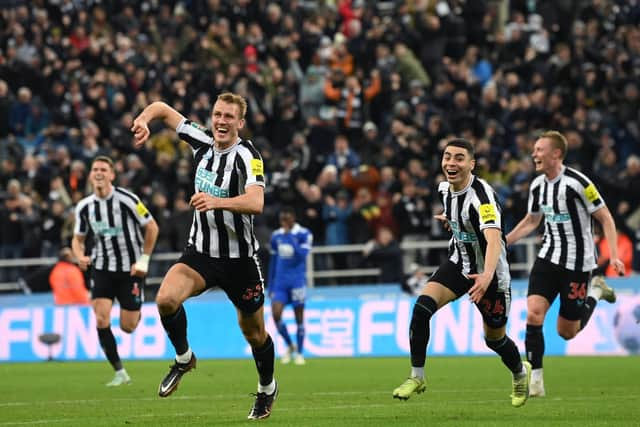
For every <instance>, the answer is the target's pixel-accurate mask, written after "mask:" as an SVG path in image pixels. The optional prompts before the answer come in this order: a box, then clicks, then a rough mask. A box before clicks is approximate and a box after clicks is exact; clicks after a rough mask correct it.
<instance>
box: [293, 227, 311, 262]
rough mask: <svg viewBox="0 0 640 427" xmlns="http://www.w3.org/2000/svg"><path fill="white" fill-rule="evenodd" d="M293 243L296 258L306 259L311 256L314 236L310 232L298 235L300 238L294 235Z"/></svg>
mask: <svg viewBox="0 0 640 427" xmlns="http://www.w3.org/2000/svg"><path fill="white" fill-rule="evenodd" d="M292 241H293V242H292V244H293V249H294V252H295V256H296V257H297V258H303V259H305V258H306V257H307V255H309V252H311V245H312V244H313V234H311V233H310V232H304V233H302V234H298V236H295V235H294V238H293V239H292Z"/></svg>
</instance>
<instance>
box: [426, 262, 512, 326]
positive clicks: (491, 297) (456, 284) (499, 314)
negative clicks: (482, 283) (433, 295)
mask: <svg viewBox="0 0 640 427" xmlns="http://www.w3.org/2000/svg"><path fill="white" fill-rule="evenodd" d="M429 282H438V283H440V284H441V285H442V286H444V287H445V288H447V289H449V290H451V291H452V292H453V293H454V294H456V299H457V298H460V297H461V296H462V295H465V294H467V292H469V289H471V287H472V286H473V280H471V279H469V278H468V277H467V276H465V275H464V274H462V271H461V270H460V267H458V266H457V265H456V264H454V263H452V262H451V261H445V262H444V263H442V264H441V265H440V267H438V269H437V270H436V271H435V272H434V273H433V275H432V276H431V278H430V279H429ZM510 306H511V289H510V288H509V289H507V290H506V291H503V290H501V289H499V288H498V279H497V278H496V276H495V275H494V277H493V280H492V281H491V283H490V284H489V287H488V288H487V291H486V292H485V293H484V296H483V297H482V300H480V303H478V304H476V307H477V308H478V310H479V311H480V314H482V320H483V321H484V323H486V324H487V326H489V327H490V328H494V329H497V328H501V327H502V326H504V325H506V324H507V319H508V318H509V308H510Z"/></svg>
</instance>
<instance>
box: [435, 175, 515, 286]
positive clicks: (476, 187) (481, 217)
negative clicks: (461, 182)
mask: <svg viewBox="0 0 640 427" xmlns="http://www.w3.org/2000/svg"><path fill="white" fill-rule="evenodd" d="M438 192H439V193H440V194H441V195H442V202H443V206H444V214H445V215H446V217H447V221H448V223H449V226H450V227H451V233H452V236H451V240H450V241H449V260H450V261H451V262H453V263H454V264H457V265H458V266H460V268H461V269H462V273H463V274H475V273H482V272H483V271H484V254H485V253H486V251H487V240H486V239H485V237H484V234H483V233H482V232H483V230H485V229H487V228H497V229H499V230H500V231H501V235H502V238H501V239H500V240H501V245H500V258H499V259H498V265H497V266H496V273H495V274H496V278H497V280H498V288H499V289H500V290H503V291H507V290H508V289H509V287H510V283H511V275H510V273H509V263H508V262H507V250H506V240H505V237H504V229H503V225H502V208H501V206H500V204H499V203H498V201H497V198H496V195H495V192H494V191H493V188H491V186H489V184H487V183H486V182H485V181H484V180H482V179H480V178H478V177H476V176H474V175H471V181H470V182H469V185H468V186H467V187H466V188H465V189H463V190H461V191H451V188H450V185H449V183H448V182H441V183H440V185H439V186H438Z"/></svg>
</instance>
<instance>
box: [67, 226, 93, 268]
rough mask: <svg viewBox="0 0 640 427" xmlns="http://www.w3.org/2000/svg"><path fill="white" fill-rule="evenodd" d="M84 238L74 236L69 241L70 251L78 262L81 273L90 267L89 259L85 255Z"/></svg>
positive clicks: (82, 236)
mask: <svg viewBox="0 0 640 427" xmlns="http://www.w3.org/2000/svg"><path fill="white" fill-rule="evenodd" d="M84 242H85V236H84V235H83V234H74V235H73V238H72V239H71V250H72V251H73V256H74V257H75V258H76V259H77V260H78V266H79V267H80V269H81V270H82V271H86V269H87V268H88V267H89V265H91V257H89V256H87V255H85V245H84Z"/></svg>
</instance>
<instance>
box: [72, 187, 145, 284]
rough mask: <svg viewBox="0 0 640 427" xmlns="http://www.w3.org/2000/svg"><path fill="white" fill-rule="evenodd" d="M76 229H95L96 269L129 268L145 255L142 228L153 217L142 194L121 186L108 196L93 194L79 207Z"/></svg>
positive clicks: (81, 232)
mask: <svg viewBox="0 0 640 427" xmlns="http://www.w3.org/2000/svg"><path fill="white" fill-rule="evenodd" d="M75 217H76V222H75V227H74V233H75V234H77V235H80V236H85V235H86V234H87V233H88V232H89V231H91V232H92V233H93V238H94V246H93V248H92V250H91V263H92V265H93V267H94V268H95V269H96V270H101V271H113V272H127V271H131V266H132V265H133V264H134V263H135V262H136V261H137V260H138V258H139V257H140V255H142V247H143V244H144V234H143V233H142V228H143V227H144V226H145V225H147V224H148V223H149V222H150V221H151V220H152V219H153V217H152V216H151V214H150V213H149V210H148V209H147V208H146V206H145V205H144V204H143V203H142V202H141V201H140V199H139V198H138V196H136V195H135V194H133V193H132V192H130V191H127V190H125V189H124V188H120V187H113V191H112V192H111V194H109V195H108V196H107V197H106V198H104V199H101V198H99V197H98V196H97V195H95V194H92V195H90V196H87V197H85V198H84V199H82V200H80V202H79V203H78V205H77V206H76V209H75Z"/></svg>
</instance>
